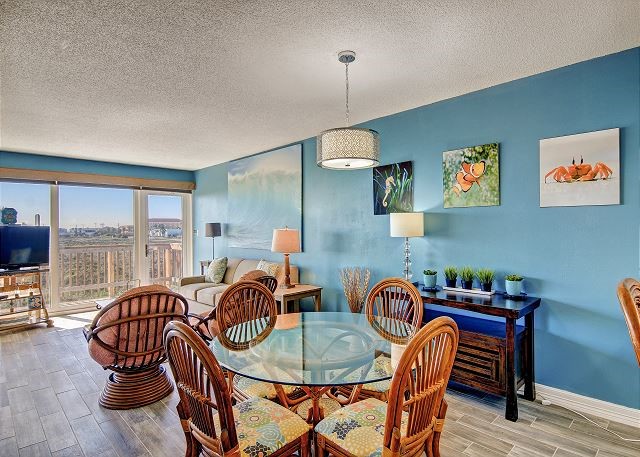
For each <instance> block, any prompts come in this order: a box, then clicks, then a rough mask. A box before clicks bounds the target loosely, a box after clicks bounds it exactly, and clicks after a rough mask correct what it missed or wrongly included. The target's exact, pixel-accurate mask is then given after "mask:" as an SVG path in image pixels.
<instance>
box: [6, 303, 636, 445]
mask: <svg viewBox="0 0 640 457" xmlns="http://www.w3.org/2000/svg"><path fill="white" fill-rule="evenodd" d="M90 318H91V313H89V314H86V315H74V316H70V317H68V318H56V319H55V323H56V327H55V328H50V329H47V328H44V327H39V328H35V329H32V330H28V331H22V332H17V333H9V334H7V333H5V334H0V457H8V456H21V457H26V456H58V457H63V456H102V457H111V456H123V457H124V456H127V457H128V456H142V455H147V456H148V455H153V456H167V457H176V456H181V455H184V436H183V434H182V432H181V429H180V424H179V421H178V417H177V415H176V413H175V404H176V400H177V399H176V395H175V392H174V394H172V395H170V396H169V397H167V398H165V399H164V400H163V401H161V402H158V403H155V404H153V405H150V406H146V407H144V408H139V409H134V410H129V411H119V412H116V411H109V410H106V409H103V408H100V407H99V406H98V401H97V399H98V395H99V392H100V390H101V389H102V387H103V385H104V382H105V379H106V376H107V373H106V372H105V371H104V370H102V368H100V367H99V366H98V365H97V364H96V363H95V362H93V360H91V359H90V358H89V357H88V355H87V345H86V342H85V340H84V337H83V336H82V331H81V328H80V326H81V325H83V324H85V323H87V322H89V319H90ZM72 327H75V328H72ZM447 399H448V401H449V405H450V406H449V411H448V413H447V420H446V424H445V428H444V432H443V436H442V441H441V452H442V455H443V457H447V456H449V457H454V456H487V457H492V456H513V457H516V456H518V457H520V456H532V457H537V456H548V457H551V456H555V457H575V456H590V457H613V456H627V457H632V456H635V457H638V456H640V444H638V443H625V442H622V441H620V440H618V439H617V438H615V437H614V436H613V435H610V434H608V433H607V432H606V431H604V430H602V429H600V428H598V427H595V426H593V425H592V424H590V423H588V422H587V421H585V420H583V419H582V418H580V417H579V416H577V415H575V414H573V413H571V412H569V411H566V410H564V409H561V408H559V407H556V406H542V405H540V404H539V403H531V402H527V401H525V400H521V401H520V419H519V420H518V422H516V423H513V422H509V421H507V420H505V419H504V417H503V406H504V402H503V400H502V399H500V398H497V397H493V396H485V395H479V394H473V393H469V392H466V393H462V392H456V391H450V392H448V394H447ZM597 421H598V423H600V424H601V425H602V426H604V427H608V428H609V429H610V430H614V431H616V432H618V433H621V434H623V435H626V436H629V437H632V438H635V439H639V438H640V429H636V428H632V427H629V426H625V425H622V424H618V423H613V422H609V421H607V420H603V419H597Z"/></svg>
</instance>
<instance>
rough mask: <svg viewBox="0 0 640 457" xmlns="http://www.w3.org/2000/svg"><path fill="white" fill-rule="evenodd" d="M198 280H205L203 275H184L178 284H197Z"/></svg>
mask: <svg viewBox="0 0 640 457" xmlns="http://www.w3.org/2000/svg"><path fill="white" fill-rule="evenodd" d="M199 282H205V277H204V275H199V276H187V277H184V278H182V279H181V280H180V286H186V285H189V284H198V283H199Z"/></svg>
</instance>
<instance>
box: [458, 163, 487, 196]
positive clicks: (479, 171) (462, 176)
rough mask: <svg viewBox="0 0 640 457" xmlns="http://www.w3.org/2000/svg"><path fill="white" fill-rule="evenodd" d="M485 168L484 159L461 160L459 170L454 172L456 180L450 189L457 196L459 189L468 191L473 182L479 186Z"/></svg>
mask: <svg viewBox="0 0 640 457" xmlns="http://www.w3.org/2000/svg"><path fill="white" fill-rule="evenodd" d="M486 169H487V164H486V162H485V161H484V160H481V161H480V162H476V163H469V162H462V164H461V165H460V171H458V172H457V173H456V182H455V184H454V185H453V187H452V188H451V190H453V192H455V194H456V195H458V196H459V195H460V192H461V191H462V192H468V191H469V190H470V189H471V187H473V184H474V183H475V184H477V185H478V187H480V179H481V178H482V176H483V175H484V172H485V171H486Z"/></svg>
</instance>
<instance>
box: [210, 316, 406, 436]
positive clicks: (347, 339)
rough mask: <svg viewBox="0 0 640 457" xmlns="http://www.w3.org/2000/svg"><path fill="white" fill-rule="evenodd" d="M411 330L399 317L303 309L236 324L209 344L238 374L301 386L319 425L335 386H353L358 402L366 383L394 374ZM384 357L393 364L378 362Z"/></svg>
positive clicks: (220, 360)
mask: <svg viewBox="0 0 640 457" xmlns="http://www.w3.org/2000/svg"><path fill="white" fill-rule="evenodd" d="M412 333H413V329H412V328H411V326H410V324H407V323H406V322H404V321H399V320H394V319H388V318H379V317H367V316H365V315H363V314H352V313H339V312H303V313H292V314H282V315H279V316H277V317H276V318H275V319H269V318H261V319H258V320H255V321H251V322H247V323H244V324H241V325H240V326H235V327H231V328H229V329H227V330H226V331H225V332H223V333H222V334H220V335H218V336H217V337H216V338H215V339H213V340H212V341H211V343H210V346H209V347H210V349H211V351H212V352H213V354H214V355H215V357H216V358H217V360H218V362H219V363H220V365H221V366H222V367H224V368H226V369H227V370H229V371H231V372H233V373H235V374H238V375H241V376H245V377H247V378H251V379H255V380H259V381H264V382H269V383H273V384H280V385H292V386H298V387H300V388H301V389H302V390H303V391H304V392H305V393H306V394H307V395H308V397H309V398H310V399H311V401H312V407H311V413H310V418H311V420H312V422H313V423H314V424H316V423H317V422H319V421H320V420H321V419H322V417H321V416H322V411H321V408H320V399H321V397H322V396H323V395H324V394H326V393H327V392H329V391H330V390H331V389H332V388H333V387H340V386H354V387H353V389H351V396H350V399H349V400H350V401H353V400H355V399H356V398H357V396H358V393H359V392H360V388H361V387H362V386H363V385H364V386H365V387H366V384H368V383H373V382H378V381H383V380H388V379H391V377H392V376H393V366H395V363H394V358H395V355H396V354H400V353H401V349H402V348H403V347H404V346H405V345H406V342H407V339H408V336H409V335H410V334H412ZM385 358H386V359H387V361H390V362H391V363H376V362H377V361H378V362H379V361H381V360H385ZM349 400H348V401H349Z"/></svg>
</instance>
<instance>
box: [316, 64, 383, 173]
mask: <svg viewBox="0 0 640 457" xmlns="http://www.w3.org/2000/svg"><path fill="white" fill-rule="evenodd" d="M338 60H339V61H340V62H341V63H343V64H344V65H345V88H346V103H345V108H346V110H345V111H346V112H345V118H346V124H347V125H346V127H340V128H336V129H330V130H325V131H324V132H321V133H320V135H318V138H317V144H318V155H317V163H318V166H319V167H323V168H331V169H334V170H354V169H358V168H371V167H375V166H376V165H378V164H379V163H380V141H379V139H378V132H376V131H375V130H371V129H363V128H357V127H349V64H350V63H353V62H354V61H355V60H356V53H355V52H353V51H342V52H340V53H339V54H338Z"/></svg>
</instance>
